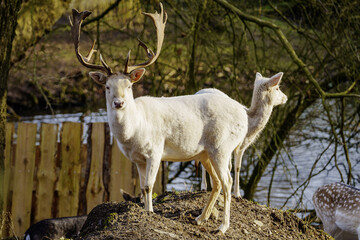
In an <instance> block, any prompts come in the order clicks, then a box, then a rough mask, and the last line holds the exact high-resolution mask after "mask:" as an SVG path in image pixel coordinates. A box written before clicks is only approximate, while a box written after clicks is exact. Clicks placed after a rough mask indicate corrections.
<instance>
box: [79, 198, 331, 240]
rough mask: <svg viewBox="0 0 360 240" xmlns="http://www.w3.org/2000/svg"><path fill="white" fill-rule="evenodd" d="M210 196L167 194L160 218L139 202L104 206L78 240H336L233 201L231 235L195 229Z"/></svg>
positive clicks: (284, 215) (212, 225) (286, 216)
mask: <svg viewBox="0 0 360 240" xmlns="http://www.w3.org/2000/svg"><path fill="white" fill-rule="evenodd" d="M208 197H209V193H206V192H196V193H190V192H184V193H174V192H167V193H165V194H163V195H161V196H158V197H157V198H156V199H155V200H154V213H149V212H146V211H145V210H144V206H143V204H140V203H133V202H122V203H104V204H100V205H98V206H97V207H95V208H94V209H93V210H92V211H91V212H90V214H89V216H88V219H87V220H86V222H85V224H84V226H83V228H82V230H81V232H80V236H79V237H78V238H77V239H286V240H288V239H331V238H330V237H329V236H328V235H326V234H325V233H324V232H322V231H319V230H317V229H315V228H314V227H312V226H309V225H307V224H306V223H305V222H303V221H302V220H301V219H299V218H298V217H296V216H295V215H293V214H291V213H289V212H284V211H279V210H277V209H272V208H268V207H265V206H261V205H258V204H255V203H253V202H250V201H247V200H244V199H235V198H232V202H231V217H230V221H231V225H230V228H229V230H228V231H227V232H226V233H225V235H214V234H213V233H212V231H213V230H215V229H216V228H217V227H218V226H219V225H220V222H221V219H222V213H223V212H222V210H223V208H222V207H221V206H219V204H217V205H216V207H217V209H218V210H219V218H218V219H215V218H214V217H212V218H210V219H209V220H208V221H207V222H206V223H205V224H204V225H202V226H198V225H196V224H195V221H194V219H195V217H197V216H198V215H199V214H200V213H201V211H202V208H203V207H204V205H205V203H206V202H207V200H208Z"/></svg>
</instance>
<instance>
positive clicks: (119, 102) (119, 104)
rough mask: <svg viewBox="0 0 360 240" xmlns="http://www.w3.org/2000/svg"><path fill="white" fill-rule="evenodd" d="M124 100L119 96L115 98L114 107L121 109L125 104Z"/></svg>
mask: <svg viewBox="0 0 360 240" xmlns="http://www.w3.org/2000/svg"><path fill="white" fill-rule="evenodd" d="M124 103H125V102H124V101H123V100H121V99H118V98H114V100H113V108H116V109H120V108H122V107H123V106H124Z"/></svg>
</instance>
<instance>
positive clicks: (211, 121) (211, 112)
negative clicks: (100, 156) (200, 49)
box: [70, 4, 248, 233]
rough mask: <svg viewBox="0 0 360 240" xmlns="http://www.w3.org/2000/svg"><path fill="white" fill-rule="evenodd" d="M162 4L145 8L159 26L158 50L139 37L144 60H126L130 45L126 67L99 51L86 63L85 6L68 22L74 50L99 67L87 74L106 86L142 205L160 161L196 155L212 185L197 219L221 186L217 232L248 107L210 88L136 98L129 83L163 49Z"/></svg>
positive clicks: (205, 214) (148, 199) (148, 203)
mask: <svg viewBox="0 0 360 240" xmlns="http://www.w3.org/2000/svg"><path fill="white" fill-rule="evenodd" d="M160 8H161V11H160V14H159V13H157V12H156V13H154V14H150V13H144V15H146V16H148V17H150V18H151V19H152V21H153V23H154V25H155V28H156V31H157V34H156V35H157V49H156V54H154V52H153V51H152V50H151V49H149V48H148V47H147V46H146V44H145V43H143V42H141V41H140V40H139V42H140V43H139V44H140V46H141V47H142V48H144V49H145V51H146V53H147V56H148V60H147V61H146V62H144V63H140V64H136V65H132V66H130V65H129V59H130V51H129V53H128V55H127V58H126V61H125V68H124V71H122V72H116V73H114V72H113V71H112V70H111V68H110V67H109V66H108V65H107V64H106V63H105V61H104V59H103V58H102V56H101V55H100V61H101V65H96V64H93V63H90V59H91V56H92V55H93V53H94V52H95V51H96V50H94V44H93V47H92V48H91V50H90V52H89V54H88V55H87V56H86V57H83V56H82V55H81V53H80V51H79V39H80V29H81V23H82V21H83V20H84V19H85V18H86V17H87V16H89V15H90V12H88V11H84V12H78V11H77V10H73V15H72V20H70V24H71V31H72V36H73V41H74V46H75V53H76V56H77V58H78V60H79V61H80V63H81V64H82V65H83V66H85V67H87V68H90V69H96V70H100V71H101V72H99V71H97V72H90V73H89V75H90V77H91V78H92V79H93V80H94V81H95V82H97V83H99V84H101V85H103V86H104V87H105V94H106V108H107V117H108V121H109V126H110V130H111V132H112V134H113V135H114V137H115V139H116V141H117V144H118V146H119V148H120V150H121V152H122V153H123V154H124V155H125V156H126V157H127V158H128V159H129V160H130V161H132V162H133V163H135V165H136V167H137V170H138V173H139V178H140V188H141V191H142V193H143V195H144V204H145V210H147V211H151V212H152V211H153V205H152V191H153V185H154V182H155V179H156V174H157V172H158V169H159V166H160V162H161V161H191V160H197V161H200V162H201V163H202V165H203V166H204V167H205V168H206V170H207V171H208V172H209V174H210V176H211V178H212V179H213V189H212V192H211V194H210V197H209V201H208V202H207V204H206V206H205V208H204V209H203V211H202V213H201V214H200V215H199V216H198V217H197V218H196V222H197V224H199V225H200V224H202V223H203V222H205V221H206V220H208V218H209V217H210V214H211V212H212V210H213V208H214V204H215V201H216V199H217V197H218V196H219V193H220V190H221V188H222V189H223V193H224V215H223V220H222V224H221V225H220V227H219V228H218V229H217V232H218V231H220V232H222V233H224V232H225V231H226V230H227V229H228V228H229V225H230V202H231V186H232V178H231V175H230V171H229V168H228V166H229V161H230V157H231V154H232V152H233V151H234V149H235V148H236V147H237V146H238V145H239V144H240V145H241V144H242V142H243V140H244V138H245V135H246V133H247V129H248V120H247V114H246V110H245V107H244V106H242V105H241V104H240V103H238V102H237V101H235V100H233V99H231V98H229V97H226V96H222V95H217V94H211V93H204V94H196V95H187V96H178V97H161V98H159V97H149V96H144V97H138V98H136V99H134V97H133V92H132V85H133V84H135V83H136V82H138V81H139V80H140V79H141V78H142V76H143V75H144V73H145V67H147V66H149V65H151V64H153V63H154V62H155V60H156V59H157V58H158V56H159V54H160V51H161V47H162V43H163V39H164V29H165V24H166V20H167V14H166V13H164V11H163V6H162V4H160ZM102 72H103V73H102Z"/></svg>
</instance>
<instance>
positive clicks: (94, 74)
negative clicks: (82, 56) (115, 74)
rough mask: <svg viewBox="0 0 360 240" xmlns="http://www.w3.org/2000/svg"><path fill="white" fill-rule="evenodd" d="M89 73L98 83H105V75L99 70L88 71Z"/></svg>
mask: <svg viewBox="0 0 360 240" xmlns="http://www.w3.org/2000/svg"><path fill="white" fill-rule="evenodd" d="M89 75H90V77H91V78H92V79H93V80H94V81H95V82H96V83H98V84H101V85H104V84H105V83H106V76H105V75H104V74H102V73H101V72H89Z"/></svg>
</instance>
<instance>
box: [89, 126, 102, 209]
mask: <svg viewBox="0 0 360 240" xmlns="http://www.w3.org/2000/svg"><path fill="white" fill-rule="evenodd" d="M91 127H92V131H91V163H90V172H89V181H88V185H87V188H86V203H87V212H88V213H89V212H90V211H91V210H92V209H93V208H94V207H95V206H96V205H98V204H100V203H102V202H103V199H104V189H105V187H104V181H103V159H104V150H105V124H104V123H92V124H91Z"/></svg>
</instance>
